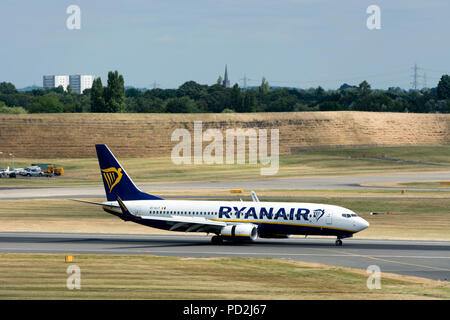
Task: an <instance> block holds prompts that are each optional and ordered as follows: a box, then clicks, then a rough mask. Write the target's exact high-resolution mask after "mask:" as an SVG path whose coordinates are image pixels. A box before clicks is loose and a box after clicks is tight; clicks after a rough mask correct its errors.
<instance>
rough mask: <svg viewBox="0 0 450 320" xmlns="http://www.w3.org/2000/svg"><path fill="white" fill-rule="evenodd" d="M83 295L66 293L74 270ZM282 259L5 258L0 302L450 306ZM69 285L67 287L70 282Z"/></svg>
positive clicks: (432, 284)
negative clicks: (397, 302) (401, 302)
mask: <svg viewBox="0 0 450 320" xmlns="http://www.w3.org/2000/svg"><path fill="white" fill-rule="evenodd" d="M73 264H74V265H77V266H78V267H79V268H80V279H81V282H80V285H81V288H80V289H79V290H77V289H74V290H69V289H67V287H66V283H67V279H68V277H69V274H68V273H66V272H67V268H68V266H69V265H73ZM367 279H368V274H366V273H365V271H364V270H357V269H349V268H343V267H333V266H325V265H320V264H315V263H303V262H295V261H290V260H280V259H256V258H196V259H193V258H174V257H155V256H147V255H146V256H143V255H142V256H141V255H129V256H127V255H106V256H105V255H75V256H74V262H73V263H71V264H67V263H65V261H64V255H49V254H46V255H44V254H41V255H37V254H0V299H167V300H172V299H208V300H210V299H256V300H257V299H269V300H270V299H302V300H304V299H321V300H322V299H387V300H393V299H450V283H449V282H440V281H434V280H428V279H422V278H415V277H407V276H400V275H393V274H386V273H382V275H381V289H378V290H369V289H368V288H367ZM69 282H70V281H69Z"/></svg>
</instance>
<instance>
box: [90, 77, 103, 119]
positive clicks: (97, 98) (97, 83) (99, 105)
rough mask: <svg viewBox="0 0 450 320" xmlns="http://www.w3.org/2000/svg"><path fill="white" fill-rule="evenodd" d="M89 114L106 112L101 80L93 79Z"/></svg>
mask: <svg viewBox="0 0 450 320" xmlns="http://www.w3.org/2000/svg"><path fill="white" fill-rule="evenodd" d="M91 112H106V107H105V98H104V97H103V84H102V79H101V78H100V77H99V78H95V79H94V82H93V83H92V88H91Z"/></svg>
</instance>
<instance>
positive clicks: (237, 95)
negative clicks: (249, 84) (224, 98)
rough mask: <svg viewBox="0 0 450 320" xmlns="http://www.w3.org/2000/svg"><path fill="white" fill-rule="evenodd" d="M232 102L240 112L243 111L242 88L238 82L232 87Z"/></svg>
mask: <svg viewBox="0 0 450 320" xmlns="http://www.w3.org/2000/svg"><path fill="white" fill-rule="evenodd" d="M230 102H231V108H232V109H234V110H236V111H238V112H243V110H242V109H243V108H242V95H241V89H240V88H239V85H238V84H237V83H236V84H235V85H234V86H233V88H231V96H230Z"/></svg>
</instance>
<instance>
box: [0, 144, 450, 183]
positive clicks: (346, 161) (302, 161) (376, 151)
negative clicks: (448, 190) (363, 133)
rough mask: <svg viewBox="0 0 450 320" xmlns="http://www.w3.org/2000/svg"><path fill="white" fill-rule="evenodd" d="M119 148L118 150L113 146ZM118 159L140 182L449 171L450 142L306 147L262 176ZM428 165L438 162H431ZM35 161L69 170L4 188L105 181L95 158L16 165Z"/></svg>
mask: <svg viewBox="0 0 450 320" xmlns="http://www.w3.org/2000/svg"><path fill="white" fill-rule="evenodd" d="M113 151H114V150H113ZM382 155H383V156H386V157H388V158H395V159H403V160H411V161H416V162H417V163H406V162H394V161H389V160H377V159H370V158H367V157H368V156H379V157H381V156H382ZM119 161H120V162H121V164H122V165H123V166H124V167H125V169H126V170H127V172H128V173H129V174H130V176H131V177H132V178H133V180H135V181H137V182H141V183H142V182H168V181H171V182H177V181H220V180H245V179H247V180H250V179H265V178H267V179H273V178H284V177H300V176H316V175H317V176H319V175H320V176H323V175H355V174H374V173H400V172H414V171H415V172H418V171H449V170H450V146H439V147H435V146H423V147H420V146H414V147H412V146H409V147H370V148H369V147H367V148H344V149H325V150H316V151H304V152H301V153H299V154H296V155H289V156H280V163H279V171H278V173H277V174H276V175H272V176H261V174H260V168H261V166H260V165H250V164H245V165H237V164H234V165H225V164H223V165H205V164H203V165H193V164H192V165H175V164H174V163H172V161H171V159H170V158H120V159H119ZM419 162H423V163H433V164H436V165H427V164H422V163H419ZM31 163H56V164H58V165H60V166H62V167H63V168H64V170H65V174H64V176H62V177H54V178H27V179H24V178H20V179H0V186H1V187H27V186H32V187H36V186H76V185H93V184H99V183H100V182H101V177H100V174H99V168H98V162H97V159H95V158H88V159H86V158H82V159H16V160H15V164H14V166H15V167H27V166H29V165H30V164H31ZM7 165H10V166H12V163H8V164H4V166H7Z"/></svg>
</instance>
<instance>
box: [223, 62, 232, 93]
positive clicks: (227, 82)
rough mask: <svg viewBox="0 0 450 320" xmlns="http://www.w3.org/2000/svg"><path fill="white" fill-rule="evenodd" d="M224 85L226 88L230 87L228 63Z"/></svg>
mask: <svg viewBox="0 0 450 320" xmlns="http://www.w3.org/2000/svg"><path fill="white" fill-rule="evenodd" d="M222 85H223V86H224V87H225V88H229V87H230V80H228V70H227V65H225V76H224V78H223V82H222Z"/></svg>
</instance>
